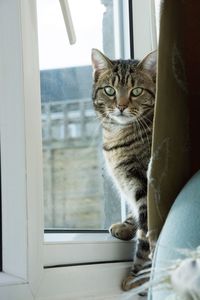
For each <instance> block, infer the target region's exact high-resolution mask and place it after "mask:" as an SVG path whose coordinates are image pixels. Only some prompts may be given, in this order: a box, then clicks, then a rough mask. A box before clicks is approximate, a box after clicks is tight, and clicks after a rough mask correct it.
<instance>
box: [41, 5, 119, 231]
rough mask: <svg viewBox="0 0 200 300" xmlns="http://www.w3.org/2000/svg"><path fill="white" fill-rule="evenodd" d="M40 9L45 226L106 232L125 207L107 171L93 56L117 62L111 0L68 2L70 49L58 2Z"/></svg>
mask: <svg viewBox="0 0 200 300" xmlns="http://www.w3.org/2000/svg"><path fill="white" fill-rule="evenodd" d="M37 6H38V35H39V59H40V79H41V109H42V135H43V170H44V208H45V228H67V229H105V228H108V226H110V224H111V223H113V222H116V221H119V220H120V218H121V202H120V200H119V199H118V198H117V196H116V192H115V191H113V190H112V189H111V188H110V187H111V185H112V184H111V183H110V181H109V180H110V179H109V178H108V176H107V174H106V173H105V171H104V162H103V157H102V151H101V129H100V124H99V122H98V120H97V118H96V115H95V113H94V110H93V106H92V100H91V93H92V92H91V88H92V68H91V60H90V56H91V49H92V48H98V49H100V50H102V51H104V52H105V53H107V54H108V55H109V56H110V57H111V58H114V56H115V49H114V44H115V42H116V41H114V31H113V1H110V0H109V1H106V0H101V1H100V0H71V1H69V6H70V9H71V14H72V19H73V22H74V27H75V31H76V37H77V43H76V44H75V45H72V46H71V45H69V42H68V38H67V33H66V29H65V25H64V21H63V16H62V12H61V8H60V5H59V1H58V0H42V1H41V0H38V2H37ZM105 178H106V180H105ZM114 198H115V199H114ZM113 199H114V200H113ZM113 201H114V204H113Z"/></svg>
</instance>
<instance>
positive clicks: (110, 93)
mask: <svg viewBox="0 0 200 300" xmlns="http://www.w3.org/2000/svg"><path fill="white" fill-rule="evenodd" d="M104 91H105V93H106V95H108V96H110V97H112V96H114V95H115V89H114V88H113V87H112V86H109V85H108V86H105V87H104Z"/></svg>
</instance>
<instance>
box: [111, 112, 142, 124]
mask: <svg viewBox="0 0 200 300" xmlns="http://www.w3.org/2000/svg"><path fill="white" fill-rule="evenodd" d="M109 117H110V119H112V120H113V121H115V122H116V123H118V124H121V125H126V124H130V123H133V122H134V121H135V120H136V117H135V116H134V115H131V114H130V113H128V112H126V111H124V112H120V111H117V112H116V111H115V112H112V113H109Z"/></svg>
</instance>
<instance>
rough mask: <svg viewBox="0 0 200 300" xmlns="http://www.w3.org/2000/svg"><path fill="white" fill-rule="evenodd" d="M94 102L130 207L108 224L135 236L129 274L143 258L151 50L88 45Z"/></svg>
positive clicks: (112, 169) (110, 162)
mask: <svg viewBox="0 0 200 300" xmlns="http://www.w3.org/2000/svg"><path fill="white" fill-rule="evenodd" d="M92 63H93V68H94V84H93V104H94V108H95V111H96V113H97V116H98V118H99V119H100V122H101V124H102V128H103V152H104V156H105V161H106V164H107V168H108V170H109V173H110V175H111V177H112V179H113V181H114V182H115V185H116V186H117V188H118V190H119V191H120V193H121V195H123V197H124V198H126V200H127V202H128V204H129V206H130V207H131V210H132V216H129V218H128V219H127V220H125V221H124V222H123V223H118V224H114V225H112V226H111V228H110V232H111V234H112V235H113V236H115V237H117V238H120V239H124V240H128V239H131V238H133V237H134V236H135V234H136V232H137V236H138V241H137V249H136V253H135V257H134V263H133V268H132V271H131V274H130V275H129V276H128V277H127V278H126V279H125V280H124V282H123V284H122V287H123V289H124V290H128V289H130V288H132V287H134V286H132V285H131V280H132V278H133V277H134V276H136V274H137V273H138V271H139V270H141V268H142V267H143V265H144V263H145V262H146V261H147V260H148V255H149V244H148V240H147V238H146V234H147V201H146V196H147V169H148V164H149V160H150V155H151V138H152V123H153V116H154V102H155V89H156V87H155V79H156V52H152V53H150V54H149V55H148V56H147V57H145V58H144V59H143V60H142V61H141V62H139V61H137V60H110V59H108V58H107V57H106V56H105V55H104V54H102V53H101V52H100V51H98V50H96V49H93V51H92Z"/></svg>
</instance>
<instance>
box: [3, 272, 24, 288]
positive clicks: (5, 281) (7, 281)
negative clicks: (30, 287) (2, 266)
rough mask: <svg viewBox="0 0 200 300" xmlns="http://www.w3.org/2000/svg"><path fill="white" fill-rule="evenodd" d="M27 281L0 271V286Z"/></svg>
mask: <svg viewBox="0 0 200 300" xmlns="http://www.w3.org/2000/svg"><path fill="white" fill-rule="evenodd" d="M25 283H27V282H26V281H25V280H23V279H21V278H19V277H17V276H13V275H10V274H7V273H4V272H0V286H7V285H18V284H25Z"/></svg>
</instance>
